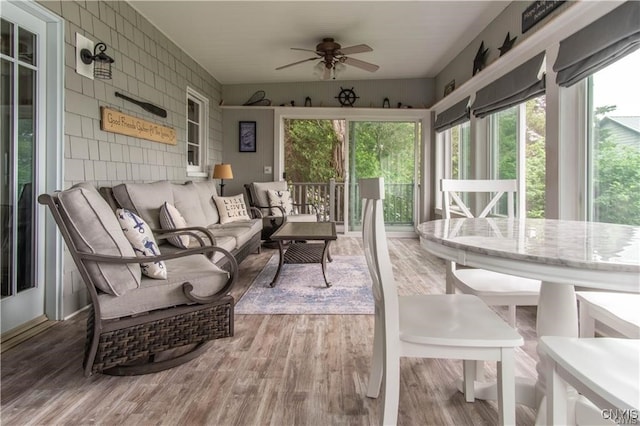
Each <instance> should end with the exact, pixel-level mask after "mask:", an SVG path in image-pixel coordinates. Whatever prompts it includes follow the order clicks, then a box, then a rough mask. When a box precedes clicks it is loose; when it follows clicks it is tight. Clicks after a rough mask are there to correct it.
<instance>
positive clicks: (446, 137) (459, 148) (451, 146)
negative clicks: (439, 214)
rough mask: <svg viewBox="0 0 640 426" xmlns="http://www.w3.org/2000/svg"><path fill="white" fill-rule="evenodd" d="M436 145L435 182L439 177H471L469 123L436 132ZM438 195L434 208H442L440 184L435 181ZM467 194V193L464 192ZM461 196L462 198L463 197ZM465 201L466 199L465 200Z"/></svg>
mask: <svg viewBox="0 0 640 426" xmlns="http://www.w3.org/2000/svg"><path fill="white" fill-rule="evenodd" d="M437 140H438V145H437V148H436V149H437V153H436V158H438V159H439V160H438V163H439V164H438V169H437V171H436V180H437V182H439V181H440V179H473V176H472V171H471V170H472V169H471V165H472V161H471V124H470V122H469V121H465V122H464V123H462V124H458V125H456V126H453V127H451V128H450V129H447V130H444V131H442V132H439V133H438V139H437ZM436 187H437V188H438V196H437V197H436V208H442V193H441V192H440V189H439V188H440V184H439V183H437V185H436ZM464 196H467V194H464ZM464 196H463V198H464ZM465 202H467V200H465Z"/></svg>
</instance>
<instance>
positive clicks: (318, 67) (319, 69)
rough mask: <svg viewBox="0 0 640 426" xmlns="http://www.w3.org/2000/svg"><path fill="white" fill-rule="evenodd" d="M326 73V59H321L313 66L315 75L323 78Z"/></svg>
mask: <svg viewBox="0 0 640 426" xmlns="http://www.w3.org/2000/svg"><path fill="white" fill-rule="evenodd" d="M323 74H324V61H319V62H318V63H317V64H315V65H314V66H313V75H314V76H315V77H318V78H322V75H323Z"/></svg>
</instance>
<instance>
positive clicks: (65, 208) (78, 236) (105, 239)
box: [58, 187, 140, 296]
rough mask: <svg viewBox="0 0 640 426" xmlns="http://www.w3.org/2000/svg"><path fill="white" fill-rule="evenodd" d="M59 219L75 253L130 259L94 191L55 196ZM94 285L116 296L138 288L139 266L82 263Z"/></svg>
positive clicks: (129, 251) (128, 247)
mask: <svg viewBox="0 0 640 426" xmlns="http://www.w3.org/2000/svg"><path fill="white" fill-rule="evenodd" d="M58 200H59V202H60V206H61V209H60V210H61V211H60V213H61V215H62V220H63V221H64V222H65V225H66V227H67V229H69V234H70V236H71V239H72V241H73V243H74V245H75V246H76V247H77V250H78V251H79V252H82V253H92V254H105V255H111V256H125V257H134V256H135V253H134V252H133V248H132V247H131V244H130V243H129V241H128V240H127V238H126V237H125V236H124V232H122V229H121V228H120V224H119V223H118V219H117V218H116V216H115V215H114V214H113V210H111V207H109V204H108V203H107V202H106V201H105V200H104V199H103V198H102V197H101V196H100V194H99V193H98V192H97V191H96V190H95V188H87V187H76V188H71V189H69V190H66V191H62V192H60V193H59V194H58ZM84 264H85V265H86V268H87V272H88V274H89V276H90V278H91V280H92V282H93V283H94V285H95V286H96V287H97V288H98V289H99V290H102V291H103V292H105V293H108V294H111V295H114V296H120V295H123V294H125V293H126V292H127V291H130V290H133V289H135V288H138V286H139V285H140V265H139V264H137V263H128V264H115V263H101V262H84Z"/></svg>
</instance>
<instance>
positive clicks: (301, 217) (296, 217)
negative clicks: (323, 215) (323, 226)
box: [286, 214, 318, 222]
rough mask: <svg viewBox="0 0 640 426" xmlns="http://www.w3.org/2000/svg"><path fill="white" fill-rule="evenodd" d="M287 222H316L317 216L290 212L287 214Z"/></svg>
mask: <svg viewBox="0 0 640 426" xmlns="http://www.w3.org/2000/svg"><path fill="white" fill-rule="evenodd" d="M286 221H287V222H317V221H318V216H316V215H315V214H292V215H291V216H287V218H286Z"/></svg>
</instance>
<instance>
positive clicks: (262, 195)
mask: <svg viewBox="0 0 640 426" xmlns="http://www.w3.org/2000/svg"><path fill="white" fill-rule="evenodd" d="M251 189H252V190H253V192H252V194H251V195H252V198H253V202H254V203H256V204H257V205H258V206H260V207H262V208H261V209H260V210H261V211H262V214H263V215H264V216H269V215H270V214H271V213H270V211H269V210H271V209H269V208H268V206H269V196H268V195H267V191H268V190H270V189H273V190H276V191H286V190H287V189H288V187H287V182H286V181H284V180H279V181H276V182H253V183H252V184H251Z"/></svg>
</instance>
